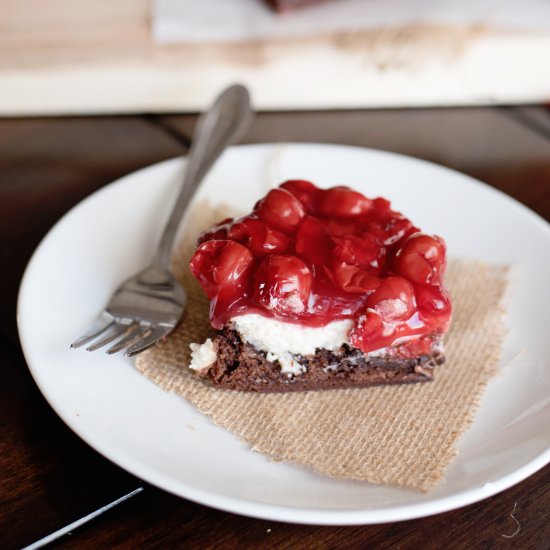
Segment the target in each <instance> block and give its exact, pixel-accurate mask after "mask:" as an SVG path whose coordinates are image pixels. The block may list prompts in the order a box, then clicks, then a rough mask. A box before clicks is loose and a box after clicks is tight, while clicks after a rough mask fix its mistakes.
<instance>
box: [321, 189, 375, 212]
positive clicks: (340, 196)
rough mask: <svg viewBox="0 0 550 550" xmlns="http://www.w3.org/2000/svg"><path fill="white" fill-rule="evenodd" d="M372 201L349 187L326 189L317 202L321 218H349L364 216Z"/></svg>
mask: <svg viewBox="0 0 550 550" xmlns="http://www.w3.org/2000/svg"><path fill="white" fill-rule="evenodd" d="M371 206H372V201H370V200H369V199H367V197H365V196H364V195H361V193H358V192H357V191H354V190H353V189H350V188H349V187H344V186H339V187H332V188H331V189H327V190H326V191H325V192H324V193H323V195H322V197H321V200H320V201H319V213H320V214H322V215H323V216H329V217H336V218H349V217H355V216H360V215H362V214H366V213H367V212H368V211H369V210H370V208H371Z"/></svg>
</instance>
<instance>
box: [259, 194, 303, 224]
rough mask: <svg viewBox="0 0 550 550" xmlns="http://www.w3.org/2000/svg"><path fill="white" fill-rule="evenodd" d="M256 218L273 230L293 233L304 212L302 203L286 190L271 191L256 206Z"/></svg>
mask: <svg viewBox="0 0 550 550" xmlns="http://www.w3.org/2000/svg"><path fill="white" fill-rule="evenodd" d="M256 209H257V214H258V216H259V217H260V218H261V219H262V220H264V221H265V222H266V223H268V224H269V225H271V226H273V227H274V228H275V229H279V230H281V231H284V232H286V233H288V232H292V231H294V230H295V229H296V228H297V227H298V225H300V222H301V221H302V218H303V217H304V216H305V210H304V207H303V206H302V203H301V202H300V201H299V200H298V199H297V198H296V197H295V196H294V195H293V194H292V193H291V192H290V191H287V190H286V189H281V188H277V189H272V190H271V191H270V192H269V193H268V194H267V195H266V196H265V197H264V198H263V199H262V200H261V201H259V202H258V204H257V206H256Z"/></svg>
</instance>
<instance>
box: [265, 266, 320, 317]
mask: <svg viewBox="0 0 550 550" xmlns="http://www.w3.org/2000/svg"><path fill="white" fill-rule="evenodd" d="M311 284H312V275H311V272H310V271H309V269H308V267H307V266H306V264H305V263H304V262H303V261H302V260H300V258H297V257H296V256H288V255H272V256H267V257H266V258H264V259H263V260H262V262H261V263H260V265H259V266H258V269H257V271H256V274H255V276H254V298H255V299H256V301H257V302H258V303H259V304H260V305H262V306H263V307H265V308H267V309H268V310H269V311H273V312H275V313H276V314H279V315H281V316H282V317H289V318H293V319H297V318H298V317H299V314H300V313H303V312H304V311H305V310H306V308H307V303H308V299H309V295H310V292H311Z"/></svg>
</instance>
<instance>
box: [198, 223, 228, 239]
mask: <svg viewBox="0 0 550 550" xmlns="http://www.w3.org/2000/svg"><path fill="white" fill-rule="evenodd" d="M232 222H233V218H225V220H222V221H221V222H219V223H217V224H216V225H213V226H212V227H211V228H210V229H208V230H206V231H204V232H203V233H201V234H200V235H199V238H198V239H197V244H202V243H204V242H205V241H213V240H219V239H225V238H227V231H228V229H229V228H230V227H231V223H232Z"/></svg>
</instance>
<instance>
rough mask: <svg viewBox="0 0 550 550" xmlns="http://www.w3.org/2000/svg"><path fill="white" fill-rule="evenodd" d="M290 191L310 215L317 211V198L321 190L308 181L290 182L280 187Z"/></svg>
mask: <svg viewBox="0 0 550 550" xmlns="http://www.w3.org/2000/svg"><path fill="white" fill-rule="evenodd" d="M280 187H282V188H283V189H286V190H287V191H290V192H291V193H292V194H293V195H294V196H295V197H296V198H297V199H298V200H299V201H300V202H301V203H302V205H303V206H304V207H305V208H306V210H307V211H308V212H310V213H314V212H315V210H316V202H317V197H318V196H319V193H320V189H319V188H318V187H316V186H315V185H313V183H311V182H310V181H307V180H288V181H285V182H284V183H282V184H281V185H280Z"/></svg>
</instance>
